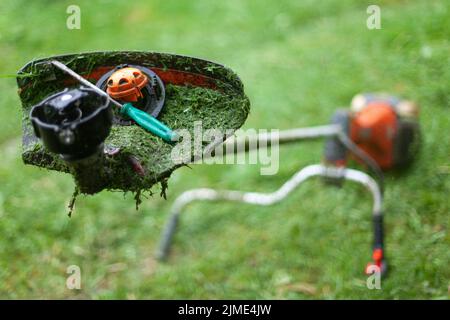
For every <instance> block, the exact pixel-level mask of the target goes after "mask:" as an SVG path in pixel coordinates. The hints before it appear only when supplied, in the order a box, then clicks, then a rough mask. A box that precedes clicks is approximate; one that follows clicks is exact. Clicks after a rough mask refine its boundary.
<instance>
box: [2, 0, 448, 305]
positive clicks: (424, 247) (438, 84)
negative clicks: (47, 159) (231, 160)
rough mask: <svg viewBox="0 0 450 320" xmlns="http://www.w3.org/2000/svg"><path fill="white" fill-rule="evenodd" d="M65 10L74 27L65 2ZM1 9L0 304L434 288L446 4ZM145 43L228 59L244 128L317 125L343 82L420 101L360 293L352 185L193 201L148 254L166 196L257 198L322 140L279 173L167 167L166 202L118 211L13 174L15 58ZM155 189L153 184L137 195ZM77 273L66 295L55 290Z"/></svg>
mask: <svg viewBox="0 0 450 320" xmlns="http://www.w3.org/2000/svg"><path fill="white" fill-rule="evenodd" d="M76 2H77V3H78V4H79V5H80V7H81V14H82V15H81V19H82V21H81V30H68V29H67V28H66V18H67V14H66V8H67V6H68V5H69V4H73V3H76ZM369 4H374V2H373V1H367V2H366V1H357V0H354V1H349V0H346V1H343V0H333V1H320V2H319V1H312V0H308V1H297V0H292V1H287V0H278V1H265V2H264V3H263V2H262V1H256V0H254V1H240V0H233V1H212V0H211V1H207V0H202V1H190V0H185V1H164V0H161V1H132V2H131V1H121V2H119V1H107V0H104V1H96V2H95V3H94V2H93V1H72V0H70V1H49V0H47V1H45V0H40V1H25V0H23V1H19V0H14V1H12V0H8V1H2V3H1V4H0V13H1V14H0V52H1V57H2V59H0V74H1V75H2V78H0V92H1V95H0V155H1V162H0V298H94V299H98V298H100V299H108V298H128V299H133V298H257V299H264V298H281V299H312V298H324V299H330V298H339V299H348V298H356V299H360V298H369V299H380V298H437V299H448V298H449V290H450V266H449V264H450V235H449V221H450V218H449V217H450V215H449V213H450V200H449V194H450V139H449V130H450V105H449V101H450V90H449V86H450V67H449V53H450V44H449V39H450V12H449V10H450V3H449V2H448V1H445V0H441V1H432V0H431V1H430V0H423V1H406V0H404V1H402V0H391V1H387V0H385V1H375V4H378V5H380V6H381V15H382V29H381V30H368V29H367V28H366V19H367V16H368V15H367V13H366V8H367V6H368V5H369ZM110 49H115V50H120V49H130V50H153V51H163V52H173V53H179V54H186V55H192V56H196V57H200V58H205V59H209V60H213V61H217V62H220V63H223V64H225V65H227V66H230V67H231V68H232V69H233V70H235V71H236V72H237V73H238V74H239V75H240V76H241V78H242V81H243V82H244V84H245V88H246V93H247V94H248V96H249V98H250V100H251V102H252V109H251V114H250V116H249V119H248V121H247V123H246V125H245V128H279V129H285V128H293V127H301V126H309V125H317V124H324V123H326V122H328V120H329V118H330V117H331V115H332V113H333V111H334V110H335V109H336V108H337V107H339V106H346V105H348V104H349V102H350V100H351V98H352V96H353V95H355V94H356V93H358V92H367V91H387V92H391V93H394V94H398V95H401V96H405V97H408V98H411V99H414V100H416V101H418V102H419V104H420V105H421V111H422V112H421V125H422V129H423V140H424V145H423V148H422V150H421V152H420V155H419V158H418V161H416V163H415V164H414V166H413V167H412V168H411V169H410V170H409V171H407V172H405V173H403V174H401V175H399V174H388V175H387V177H386V180H387V186H386V199H385V200H386V201H385V209H386V228H387V239H386V243H387V252H388V258H389V263H390V268H391V269H390V271H391V272H390V274H389V277H388V278H387V279H385V280H383V281H382V290H368V289H367V288H366V277H365V275H364V274H363V269H364V266H365V265H366V263H367V262H368V261H369V258H370V244H371V235H372V232H371V230H372V229H371V219H370V210H371V199H370V196H369V194H368V193H367V192H366V191H365V190H363V189H362V188H361V187H359V186H355V185H353V184H346V185H345V186H344V188H341V189H337V188H334V187H330V186H325V185H324V184H323V183H321V181H318V180H314V181H310V182H308V183H307V184H305V185H304V186H302V187H301V188H300V189H299V190H297V191H296V192H295V193H294V194H293V195H291V196H290V197H289V198H288V199H287V200H286V201H284V202H282V203H280V204H278V205H275V206H273V207H270V208H261V207H254V206H251V205H237V204H228V203H225V204H220V205H216V204H210V203H209V204H208V203H197V204H194V205H192V206H190V207H189V208H188V210H187V211H186V212H185V216H183V217H182V221H181V229H180V232H179V233H178V234H177V236H176V239H175V246H174V250H173V252H172V253H173V255H172V256H171V259H170V260H169V261H168V262H167V263H158V262H157V261H156V260H155V259H154V252H155V250H156V247H157V244H158V238H159V235H160V233H161V231H162V228H163V226H164V222H165V219H166V218H167V216H168V210H169V208H170V205H171V203H172V202H173V200H174V199H175V198H176V196H177V195H179V194H180V193H181V192H182V191H184V190H186V189H188V188H193V187H215V188H227V189H236V188H237V189H242V190H258V191H267V192H268V191H273V190H275V189H276V188H278V187H279V186H280V185H281V184H282V183H283V182H284V181H285V180H286V179H287V178H288V177H290V176H291V175H292V174H293V173H294V172H295V171H296V170H298V169H299V168H301V167H303V166H305V165H308V164H312V163H317V162H319V161H320V159H321V156H322V155H321V153H322V148H323V142H320V141H319V142H305V143H303V144H298V145H292V146H286V147H282V149H281V153H280V172H279V174H278V175H276V176H266V177H263V176H260V175H259V167H258V166H256V165H248V166H242V165H236V166H231V165H227V166H220V165H216V166H207V165H202V166H200V165H196V166H193V167H192V168H191V169H189V168H182V169H180V170H178V171H176V172H175V173H174V174H173V176H172V178H171V179H170V181H169V190H168V200H167V201H166V200H164V199H162V198H159V196H157V195H155V196H154V197H153V198H150V199H147V200H145V201H144V202H143V204H142V206H141V208H140V210H139V211H135V208H134V200H133V197H132V195H131V194H128V195H125V196H123V194H121V193H108V192H102V193H101V194H98V195H95V196H92V197H80V198H79V199H78V200H77V204H76V210H75V212H74V214H73V216H72V218H68V217H67V209H66V205H67V203H68V201H69V199H70V196H71V194H72V191H73V181H72V178H71V177H70V176H69V175H64V174H60V173H56V172H48V171H46V170H42V169H38V168H36V167H30V166H24V165H23V164H22V161H21V156H20V155H21V149H20V148H21V141H20V136H21V120H20V119H21V114H20V102H19V98H18V96H17V93H16V90H17V87H16V84H15V79H14V77H8V75H14V74H15V72H16V71H17V70H18V69H19V68H20V67H21V66H22V65H24V64H25V63H26V62H28V61H29V60H31V59H34V58H38V57H46V56H49V55H53V54H62V53H70V52H81V51H93V50H110ZM155 191H157V190H155ZM70 265H78V266H80V268H81V273H82V289H81V290H68V289H67V288H66V285H65V283H66V278H67V276H68V275H67V274H66V268H67V267H68V266H70Z"/></svg>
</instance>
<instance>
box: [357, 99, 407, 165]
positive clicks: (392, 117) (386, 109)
mask: <svg viewBox="0 0 450 320" xmlns="http://www.w3.org/2000/svg"><path fill="white" fill-rule="evenodd" d="M397 121H398V119H397V115H396V113H395V110H394V109H393V108H392V107H391V105H390V104H389V103H388V102H387V101H372V102H369V103H368V104H367V105H366V106H365V107H364V108H363V109H362V110H360V111H359V112H357V113H356V114H354V115H353V116H352V118H351V119H350V127H349V129H350V138H351V140H352V141H353V142H354V143H355V144H356V145H357V146H358V147H359V148H361V149H362V150H364V151H365V152H366V153H368V154H369V155H370V156H371V157H372V158H373V159H374V160H375V161H376V162H377V163H378V165H379V166H380V167H381V169H389V168H391V167H392V166H393V165H394V161H395V159H394V152H393V150H394V137H395V135H396V133H397V132H396V131H397V128H398V123H397Z"/></svg>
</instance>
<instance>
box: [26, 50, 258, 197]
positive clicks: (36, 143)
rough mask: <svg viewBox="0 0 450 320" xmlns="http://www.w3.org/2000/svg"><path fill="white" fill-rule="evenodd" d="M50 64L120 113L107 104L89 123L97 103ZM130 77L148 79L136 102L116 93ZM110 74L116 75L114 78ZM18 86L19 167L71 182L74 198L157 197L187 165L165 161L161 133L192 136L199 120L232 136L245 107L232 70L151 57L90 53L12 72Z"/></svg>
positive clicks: (168, 146) (167, 152)
mask: <svg viewBox="0 0 450 320" xmlns="http://www.w3.org/2000/svg"><path fill="white" fill-rule="evenodd" d="M55 61H56V63H54V62H55ZM58 62H59V63H60V64H62V65H64V66H66V67H67V68H68V69H70V70H71V71H73V72H74V73H76V74H78V75H80V76H82V77H83V78H84V79H85V80H87V81H89V82H90V83H91V84H94V85H97V86H98V87H99V88H101V89H102V90H104V91H107V90H108V91H109V90H110V89H111V93H113V94H114V95H113V96H114V98H115V99H114V101H115V102H118V103H119V105H122V106H125V107H126V108H125V107H124V108H120V107H117V106H116V105H117V103H112V102H110V103H109V106H110V110H108V111H106V110H105V112H104V113H103V117H102V119H98V118H95V117H93V115H92V112H94V111H93V110H91V109H92V106H93V105H95V107H96V109H100V108H102V105H103V104H105V101H104V98H103V97H101V96H99V95H98V94H97V93H95V90H92V89H90V88H88V87H87V86H86V85H83V83H81V82H80V81H79V80H77V79H76V78H75V77H74V76H73V75H71V74H69V73H67V72H66V71H64V70H62V69H61V68H59V67H58V65H57V63H58ZM124 68H128V69H127V70H126V71H128V72H126V71H124V70H123V69H124ZM132 68H136V69H137V70H138V73H139V74H137V76H138V77H140V76H141V75H142V74H144V75H145V77H146V79H145V80H141V81H140V82H139V83H138V86H140V87H139V88H138V89H139V90H140V92H134V91H133V90H131V91H130V90H128V89H130V87H127V86H129V83H120V82H121V81H125V82H126V81H129V80H130V79H129V78H127V77H133V72H136V70H134V69H132ZM114 71H116V72H118V74H116V75H115V77H114V76H113V73H114ZM121 73H122V74H121ZM141 73H142V74H141ZM117 76H118V77H117ZM108 79H109V80H108ZM116 80H117V82H115V81H116ZM108 81H111V83H110V84H108V83H107V82H108ZM17 83H18V86H19V96H20V99H21V101H22V110H23V153H22V157H23V160H24V162H25V163H26V164H32V165H36V166H39V167H44V168H47V169H51V170H57V171H62V172H70V173H72V174H73V176H74V178H75V182H76V185H77V188H78V189H79V191H80V192H81V193H86V194H93V193H97V192H99V191H101V190H103V189H108V190H121V191H131V192H135V193H136V194H138V195H139V193H140V192H141V191H145V190H150V188H151V187H152V186H153V185H154V184H155V183H158V182H159V183H161V184H162V188H163V191H164V190H165V187H166V180H167V178H168V177H169V176H170V174H171V173H172V172H173V171H174V170H175V169H176V168H178V167H180V166H182V165H183V164H187V163H189V162H191V160H192V159H190V158H188V159H185V161H183V163H180V162H177V163H174V162H173V161H172V159H171V150H172V148H173V147H174V145H175V144H176V141H173V142H168V141H167V140H170V138H171V135H170V134H169V135H167V133H168V132H170V131H167V130H166V129H169V128H170V129H171V130H176V129H188V130H190V131H192V130H193V128H194V121H199V120H201V121H202V126H203V129H205V130H206V129H212V128H217V129H221V130H222V132H225V131H226V130H235V129H237V128H239V127H241V126H242V124H243V123H244V121H245V120H246V118H247V115H248V112H249V105H250V103H249V100H248V98H247V97H246V96H245V94H244V90H243V85H242V83H241V81H240V79H239V78H238V77H237V75H236V74H235V73H234V72H233V71H231V70H230V69H228V68H226V67H224V66H222V65H219V64H216V63H213V62H209V61H205V60H201V59H196V58H191V57H185V56H179V55H173V54H164V53H154V52H93V53H82V54H72V55H63V56H54V57H49V58H45V59H39V60H35V61H31V62H30V63H28V64H27V65H25V66H24V67H23V68H22V69H21V70H20V71H19V72H18V77H17ZM107 86H108V88H107ZM120 86H122V88H120ZM65 89H68V90H69V89H72V90H78V91H80V92H78V91H77V92H74V91H72V93H73V94H69V95H68V94H67V93H66V94H64V93H62V92H63V91H64V90H65ZM131 89H133V88H131ZM118 90H122V91H121V92H118ZM127 90H128V91H127ZM82 92H84V94H82ZM121 93H124V94H122V95H121ZM140 93H142V96H139V97H137V95H138V94H140ZM52 95H53V98H52ZM45 99H46V100H47V101H44V100H45ZM58 99H59V100H58ZM77 104H79V105H78V106H77ZM33 107H35V108H36V109H35V111H34V113H33V114H31V110H32V108H33ZM72 109H73V110H72ZM75 109H76V110H75ZM74 110H75V111H74ZM109 112H111V113H112V118H111V119H108V113H109ZM54 113H57V114H59V116H52V114H54ZM94 116H97V115H94ZM98 116H100V117H101V116H102V113H100V114H98ZM30 117H31V118H32V119H30ZM130 117H134V118H133V119H135V120H133V119H130ZM91 118H92V119H91ZM32 120H33V121H32ZM136 121H137V122H136ZM33 126H34V128H33ZM228 132H230V131H228ZM38 136H40V138H41V139H38ZM89 136H90V137H91V139H88V137H89ZM225 138H226V137H224V139H225ZM46 142H49V143H50V144H48V145H45V143H46ZM51 146H53V148H52V147H51ZM209 147H212V145H211V146H209ZM207 148H208V146H205V149H207Z"/></svg>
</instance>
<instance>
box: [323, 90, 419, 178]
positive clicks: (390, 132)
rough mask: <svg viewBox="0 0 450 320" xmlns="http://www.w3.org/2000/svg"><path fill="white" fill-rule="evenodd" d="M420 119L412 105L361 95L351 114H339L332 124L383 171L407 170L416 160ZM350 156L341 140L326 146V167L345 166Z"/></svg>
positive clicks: (345, 111)
mask: <svg viewBox="0 0 450 320" xmlns="http://www.w3.org/2000/svg"><path fill="white" fill-rule="evenodd" d="M418 115H419V109H418V107H417V105H416V104H415V103H414V102H412V101H407V100H400V99H398V98H396V97H392V96H388V95H382V94H379V95H376V94H359V95H357V96H355V97H354V98H353V100H352V104H351V108H350V110H347V109H341V110H337V111H336V113H335V114H334V115H333V118H332V123H333V124H339V125H340V126H341V128H342V130H343V132H344V133H345V134H346V135H347V136H348V137H349V138H350V140H351V141H352V142H353V143H354V144H356V146H357V147H358V148H359V149H361V150H362V151H364V152H365V153H366V154H367V155H368V156H370V157H371V158H372V159H373V160H374V161H375V162H376V163H377V165H378V166H379V167H380V168H381V169H382V170H389V169H398V168H404V167H406V166H408V165H409V164H410V163H411V161H412V160H413V158H414V155H415V154H416V151H417V146H418V142H419V123H418ZM349 151H350V152H349ZM351 155H352V152H351V150H349V149H348V148H347V147H346V146H345V145H344V144H343V143H342V142H341V141H340V139H339V138H337V137H333V138H330V139H329V140H328V141H327V142H326V147H325V161H326V162H327V163H329V164H334V165H336V166H344V165H346V163H347V160H348V158H349V156H351ZM358 160H360V159H358Z"/></svg>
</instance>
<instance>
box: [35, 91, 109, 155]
mask: <svg viewBox="0 0 450 320" xmlns="http://www.w3.org/2000/svg"><path fill="white" fill-rule="evenodd" d="M30 118H31V122H32V124H33V128H34V131H35V134H36V136H37V137H38V138H40V139H41V140H42V142H43V144H44V146H45V147H46V148H47V149H48V150H49V151H51V152H53V153H57V154H61V155H62V156H63V158H64V159H66V160H68V161H73V160H79V159H83V158H86V157H89V156H90V155H92V154H94V153H95V152H96V151H97V150H98V149H99V148H100V147H101V146H102V145H103V142H104V140H105V139H106V137H107V136H108V135H109V132H110V129H111V126H112V110H111V108H110V106H109V100H108V98H107V97H105V96H102V95H99V94H98V93H97V92H95V91H94V90H92V89H90V88H86V87H80V88H76V89H70V90H69V89H65V90H63V91H61V92H58V93H56V94H54V95H51V96H50V97H48V98H46V99H44V100H43V101H41V102H40V103H39V104H37V105H36V106H34V107H33V108H32V109H31V113H30Z"/></svg>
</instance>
